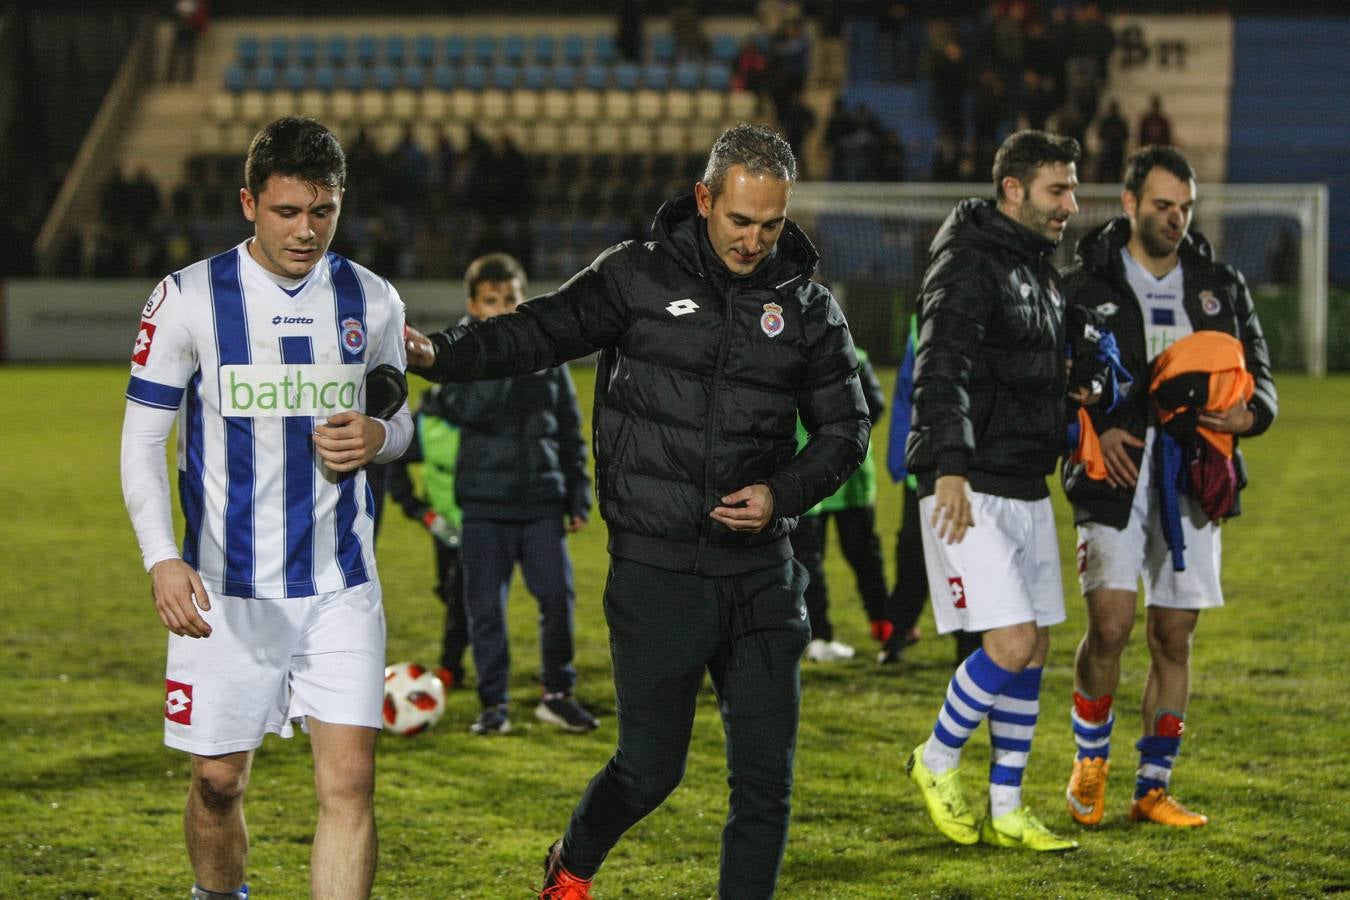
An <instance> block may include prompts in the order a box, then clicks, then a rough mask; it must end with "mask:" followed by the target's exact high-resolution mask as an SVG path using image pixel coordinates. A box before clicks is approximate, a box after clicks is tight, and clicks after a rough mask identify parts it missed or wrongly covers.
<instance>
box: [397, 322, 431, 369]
mask: <svg viewBox="0 0 1350 900" xmlns="http://www.w3.org/2000/svg"><path fill="white" fill-rule="evenodd" d="M403 347H404V350H405V351H406V352H407V354H408V368H410V369H430V368H431V367H432V366H433V365H435V363H436V345H435V344H433V343H431V338H429V337H427V336H426V335H425V334H423V333H422V332H420V331H418V330H417V329H416V328H414V327H412V326H411V325H405V326H404V327H403Z"/></svg>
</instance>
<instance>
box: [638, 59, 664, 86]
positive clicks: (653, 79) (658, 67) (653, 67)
mask: <svg viewBox="0 0 1350 900" xmlns="http://www.w3.org/2000/svg"><path fill="white" fill-rule="evenodd" d="M642 86H643V87H644V88H646V89H647V90H649V91H664V90H665V89H666V88H668V87H670V66H667V65H665V64H663V63H649V64H648V65H646V66H644V67H643V69H642Z"/></svg>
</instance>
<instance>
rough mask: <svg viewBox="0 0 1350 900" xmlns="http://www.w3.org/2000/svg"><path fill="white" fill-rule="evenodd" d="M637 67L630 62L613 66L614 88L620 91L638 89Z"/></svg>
mask: <svg viewBox="0 0 1350 900" xmlns="http://www.w3.org/2000/svg"><path fill="white" fill-rule="evenodd" d="M638 72H639V70H638V67H637V66H636V65H634V64H633V63H630V62H622V63H619V64H617V65H616V66H614V86H615V87H616V88H618V89H619V90H621V91H635V90H637V87H638Z"/></svg>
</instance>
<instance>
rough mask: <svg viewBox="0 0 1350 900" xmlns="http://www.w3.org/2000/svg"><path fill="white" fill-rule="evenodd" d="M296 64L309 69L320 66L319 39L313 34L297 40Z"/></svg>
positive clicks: (302, 36)
mask: <svg viewBox="0 0 1350 900" xmlns="http://www.w3.org/2000/svg"><path fill="white" fill-rule="evenodd" d="M295 59H296V62H298V63H300V65H302V66H304V67H305V68H307V69H312V68H314V67H315V66H316V65H318V64H319V39H318V38H317V37H315V36H314V35H312V34H302V35H300V36H299V37H297V38H296V39H295Z"/></svg>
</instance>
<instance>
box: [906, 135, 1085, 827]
mask: <svg viewBox="0 0 1350 900" xmlns="http://www.w3.org/2000/svg"><path fill="white" fill-rule="evenodd" d="M1078 158H1079V147H1078V142H1077V141H1075V140H1073V139H1072V138H1064V137H1056V136H1054V135H1049V134H1046V133H1045V132H1041V131H1020V132H1017V133H1016V134H1014V135H1012V136H1011V137H1009V138H1008V139H1007V140H1006V141H1004V143H1003V145H1002V146H1001V147H1000V148H999V151H998V154H997V155H996V156H995V158H994V186H995V188H996V191H997V194H998V200H997V202H990V201H987V200H963V201H962V202H961V203H959V204H957V207H956V209H955V210H953V212H952V214H951V215H950V216H949V217H948V219H947V221H946V222H945V223H944V224H943V226H942V229H941V231H940V232H939V233H938V236H937V238H936V239H935V240H934V241H933V247H932V251H931V255H932V260H931V262H930V264H929V267H928V272H927V274H926V275H925V276H924V283H923V289H922V292H921V293H920V295H919V337H918V341H917V345H916V358H915V368H914V409H913V418H912V424H911V426H910V434H909V440H908V442H907V444H906V454H905V462H906V465H907V466H908V468H909V470H910V471H911V472H913V473H914V474H915V476H916V477H917V480H918V485H919V491H918V493H919V510H920V513H921V516H922V518H921V520H920V521H921V527H922V533H923V543H924V561H925V565H926V567H927V569H928V584H929V594H930V596H931V598H932V603H933V614H934V619H935V621H936V623H937V628H938V631H939V632H941V633H944V634H945V633H947V632H950V631H955V630H958V629H960V630H962V631H967V632H983V633H984V636H983V641H982V647H981V649H979V650H976V651H975V652H974V653H972V654H971V655H970V656H969V657H967V658H966V660H965V661H964V662H963V663H961V665H960V667H959V668H958V669H957V671H956V674H955V675H954V676H953V677H952V682H951V687H950V688H949V690H948V693H947V701H946V703H945V704H944V706H943V709H942V711H941V713H940V714H939V716H938V719H937V724H936V725H935V726H934V728H933V733H932V735H931V736H930V737H929V738H928V740H927V741H925V742H924V743H922V744H920V745H919V746H918V747H916V748H915V749H914V751H913V752H912V753H911V754H910V756H909V761H908V764H907V768H908V771H909V774H910V778H911V779H913V781H914V783H915V784H916V785H917V786H918V787H919V790H920V793H921V794H922V795H923V798H924V803H925V806H926V807H927V809H928V813H929V816H930V817H931V818H932V820H933V824H934V825H936V826H937V828H938V830H939V831H941V832H942V833H943V834H945V835H946V836H947V837H949V838H951V839H952V840H954V841H956V842H957V843H962V844H973V843H975V842H977V841H983V842H984V843H988V844H993V845H995V846H1000V847H1025V848H1027V849H1031V850H1042V851H1047V850H1048V851H1057V850H1068V849H1072V848H1074V847H1076V846H1077V843H1076V842H1075V841H1072V840H1069V839H1066V838H1061V837H1059V836H1057V835H1054V834H1052V833H1051V832H1050V831H1049V830H1048V829H1047V828H1046V827H1045V826H1044V825H1043V824H1041V822H1040V820H1038V819H1037V818H1036V817H1035V816H1034V815H1033V814H1032V813H1031V812H1030V810H1029V809H1028V808H1027V807H1026V806H1024V805H1023V804H1022V800H1021V784H1022V774H1023V771H1024V769H1025V767H1026V762H1027V754H1028V752H1029V751H1030V747H1031V737H1032V733H1033V729H1034V728H1035V724H1036V716H1037V713H1038V710H1039V698H1040V683H1041V671H1042V669H1043V667H1044V665H1045V659H1046V655H1047V653H1048V652H1049V646H1050V639H1049V626H1051V625H1054V624H1056V623H1058V622H1062V621H1064V590H1063V586H1062V585H1061V583H1060V575H1059V546H1058V543H1057V541H1056V538H1055V520H1054V513H1053V511H1052V510H1051V508H1050V492H1049V489H1048V488H1047V487H1046V483H1045V477H1046V476H1047V475H1049V474H1050V473H1051V472H1052V471H1054V465H1055V461H1056V459H1057V457H1058V454H1059V448H1060V446H1061V444H1062V442H1063V434H1064V426H1065V422H1066V418H1067V412H1068V402H1067V399H1066V392H1067V389H1068V384H1069V379H1068V372H1067V366H1066V364H1065V358H1066V357H1065V348H1066V334H1065V324H1064V300H1063V297H1062V295H1061V293H1060V290H1059V275H1058V273H1057V272H1056V271H1055V268H1054V265H1053V264H1052V263H1051V261H1050V256H1051V254H1052V253H1053V252H1054V249H1055V245H1056V244H1057V243H1058V242H1059V239H1060V237H1061V236H1062V235H1063V233H1064V226H1065V223H1066V222H1067V221H1068V219H1069V217H1070V216H1071V215H1073V214H1074V213H1075V212H1077V211H1078V206H1077V203H1076V202H1075V201H1074V189H1075V188H1076V187H1077V185H1078V177H1077V172H1076V163H1077V161H1078ZM1084 393H1085V392H1084ZM1084 393H1080V394H1079V395H1078V399H1080V400H1083V399H1087V398H1086V397H1085V396H1084ZM974 526H978V527H974ZM968 529H970V530H969V531H968ZM986 717H987V718H988V719H989V721H990V733H991V743H992V760H991V766H990V773H989V814H988V815H987V816H985V817H984V820H983V822H982V823H981V824H979V825H977V823H976V821H975V816H974V814H973V813H972V812H971V810H970V807H969V805H968V803H967V801H966V798H965V795H964V793H963V791H962V787H961V779H960V761H961V750H962V748H963V747H964V746H965V743H966V741H967V740H968V739H969V738H970V735H971V734H972V733H973V732H974V731H975V729H976V728H978V727H979V724H980V722H982V721H983V720H984V719H985V718H986Z"/></svg>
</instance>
